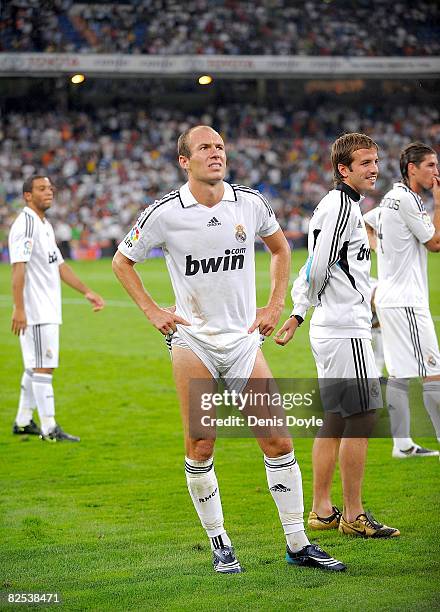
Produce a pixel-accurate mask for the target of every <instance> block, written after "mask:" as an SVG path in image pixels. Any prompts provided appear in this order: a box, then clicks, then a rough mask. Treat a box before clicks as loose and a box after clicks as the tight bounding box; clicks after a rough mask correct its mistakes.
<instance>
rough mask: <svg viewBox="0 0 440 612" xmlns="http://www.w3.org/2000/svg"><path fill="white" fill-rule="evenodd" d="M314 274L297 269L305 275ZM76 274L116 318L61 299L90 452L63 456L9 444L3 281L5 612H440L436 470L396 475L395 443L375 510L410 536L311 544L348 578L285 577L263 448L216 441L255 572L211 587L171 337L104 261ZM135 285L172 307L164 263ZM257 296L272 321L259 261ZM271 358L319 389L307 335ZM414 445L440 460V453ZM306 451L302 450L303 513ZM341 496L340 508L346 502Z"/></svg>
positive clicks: (372, 468) (243, 550) (378, 447)
mask: <svg viewBox="0 0 440 612" xmlns="http://www.w3.org/2000/svg"><path fill="white" fill-rule="evenodd" d="M304 258H305V254H304V252H295V253H294V256H293V261H294V270H295V271H296V270H298V268H299V267H300V265H301V264H302V262H303V261H304ZM437 259H438V256H437V257H436V256H435V255H430V283H431V285H430V286H431V308H432V312H433V314H434V315H440V269H439V266H438V261H437ZM72 266H73V267H74V269H75V270H76V271H77V272H78V273H79V275H80V276H81V278H83V279H84V280H85V282H87V283H88V284H89V285H90V286H91V287H92V288H93V289H95V290H96V291H99V292H100V293H102V295H103V296H104V297H105V298H106V299H107V301H108V306H107V308H106V309H105V310H104V311H103V312H101V313H97V314H94V313H92V311H91V309H90V308H89V305H88V304H87V303H86V302H85V301H84V300H82V298H81V296H79V295H78V294H76V293H75V292H74V291H72V290H70V289H69V288H64V289H63V295H64V298H65V299H64V325H63V327H62V332H61V362H60V368H59V370H58V371H57V372H56V374H55V377H54V388H55V395H56V409H57V419H58V420H59V422H60V423H61V425H62V426H63V428H65V429H66V431H69V432H72V433H74V434H78V435H80V436H81V438H82V440H81V443H80V444H68V443H65V444H53V445H52V444H44V443H42V442H41V441H40V440H38V439H36V438H34V437H32V438H29V439H26V438H19V437H18V436H15V437H14V436H12V435H11V433H10V432H11V426H12V422H13V420H14V416H15V412H16V405H17V399H18V389H19V382H20V376H21V371H22V365H21V355H20V351H19V345H18V341H17V339H16V338H15V337H14V336H13V335H12V334H11V333H10V331H9V328H10V312H11V302H10V298H9V268H8V267H7V266H5V265H1V266H0V282H1V284H0V286H1V291H0V293H1V296H0V325H1V330H2V334H1V337H0V343H1V353H0V354H1V357H0V360H1V381H0V384H1V398H2V401H1V405H0V411H1V420H0V422H1V428H0V466H1V472H0V473H1V476H0V478H1V491H2V492H1V496H0V594H1V595H0V609H10V608H13V607H18V604H14V605H12V604H8V603H7V593H37V592H39V593H53V592H58V593H60V596H61V600H62V603H61V606H60V607H62V608H63V609H66V610H149V609H156V610H162V609H167V610H194V609H204V610H222V611H223V610H233V609H238V610H248V609H249V610H251V609H252V610H280V611H281V610H297V609H301V610H302V609H304V610H307V609H308V610H326V611H327V610H347V611H348V610H362V611H367V610H399V612H401V611H402V610H409V609H411V610H433V609H435V608H438V606H439V589H438V578H439V575H438V570H439V567H438V558H439V548H440V547H439V534H438V523H439V514H438V506H439V495H438V469H439V462H438V460H437V458H427V459H420V460H417V459H415V460H406V461H397V460H392V459H391V443H390V441H389V440H381V439H376V440H372V441H371V442H370V451H369V459H368V466H367V470H366V478H365V486H364V495H365V504H366V507H367V508H371V509H372V511H373V512H374V513H375V514H377V516H378V518H379V519H380V520H383V521H384V522H386V523H387V524H389V525H393V526H396V527H399V529H400V530H401V532H402V536H401V537H400V538H397V539H393V540H384V541H368V540H362V539H351V538H348V537H343V536H339V535H338V534H337V533H335V532H329V533H322V534H319V533H318V534H317V535H315V534H314V533H313V532H312V533H311V534H310V535H311V536H312V541H314V542H317V543H319V544H320V545H322V546H323V547H324V548H325V549H326V550H328V552H330V554H332V555H334V556H335V557H337V558H340V559H341V560H343V561H344V562H346V563H347V565H348V568H349V569H348V571H347V572H346V573H345V574H341V575H334V574H331V573H325V572H322V571H318V570H312V569H306V568H294V567H289V566H287V564H286V563H285V561H284V560H283V559H284V546H285V545H284V536H283V534H282V530H281V526H280V525H279V520H278V516H277V512H276V508H275V506H274V504H273V502H272V499H271V496H270V494H269V492H268V491H267V484H266V477H265V471H264V466H263V462H262V457H261V452H260V451H259V449H258V447H257V444H256V443H255V441H253V440H251V439H220V440H219V441H218V443H217V450H216V471H217V474H218V477H219V481H220V484H221V491H222V500H223V509H224V514H225V519H226V527H227V529H228V532H229V534H230V535H231V537H232V538H233V542H234V545H235V547H236V550H237V553H238V555H239V558H240V561H241V562H242V564H243V566H244V567H245V569H246V571H245V573H243V574H241V575H235V576H234V575H232V576H219V575H214V573H213V572H212V570H211V567H210V563H211V554H210V550H209V544H208V542H207V538H206V536H205V534H204V532H203V530H202V528H201V527H200V525H199V522H198V519H197V516H196V514H195V511H194V509H193V507H192V504H191V500H190V498H189V496H188V493H187V490H186V484H185V477H184V472H183V444H182V434H181V424H180V416H179V410H178V406H177V401H176V395H175V391H174V386H173V381H172V375H171V366H170V361H169V357H168V354H167V350H166V348H165V344H164V342H163V340H162V337H161V336H160V335H159V333H158V332H156V331H155V330H154V329H153V328H152V327H151V326H150V325H149V324H148V322H147V321H146V320H144V319H143V317H142V314H141V313H140V311H138V310H137V309H136V307H135V306H134V305H132V304H131V302H130V301H129V298H128V296H126V294H125V293H124V292H123V290H122V288H121V287H120V286H119V284H118V283H117V281H116V279H115V278H114V277H113V275H112V272H111V268H110V262H109V261H98V262H85V263H79V262H73V264H72ZM139 269H140V270H141V271H142V276H143V278H144V282H145V285H146V286H147V287H148V289H149V290H150V291H151V293H152V294H153V296H154V297H155V298H156V299H157V300H158V301H159V302H160V303H161V304H164V305H165V304H171V303H172V301H173V300H172V291H171V286H170V284H169V282H168V276H167V273H166V269H165V265H164V261H163V260H152V261H149V262H147V263H146V264H144V265H142V266H139ZM257 284H258V302H259V304H260V305H262V304H263V303H264V300H265V298H266V296H267V293H268V288H269V273H268V256H267V255H265V254H259V255H258V257H257ZM288 310H290V305H289V307H288V308H287V309H286V312H285V314H286V315H287V314H288ZM264 352H265V355H266V357H267V359H268V362H269V364H270V366H271V368H272V371H273V373H274V375H275V376H277V377H293V376H296V377H300V376H303V377H305V376H313V375H314V372H315V370H314V364H313V359H312V355H311V352H310V349H309V344H308V337H307V324H305V325H304V326H303V327H302V328H301V329H300V330H298V334H297V337H296V338H295V340H294V341H293V342H292V343H291V344H290V345H289V346H288V347H287V348H284V349H282V348H281V347H277V346H276V345H275V343H274V342H273V341H272V340H270V341H266V343H265V346H264ZM419 441H423V442H425V443H426V444H428V443H429V444H431V445H433V446H435V445H436V443H435V441H434V440H433V439H432V438H431V439H430V440H429V439H428V440H420V439H419ZM311 444H312V441H311V440H308V439H298V440H297V441H296V442H295V450H296V455H297V457H298V459H299V462H300V465H301V469H302V474H303V480H304V496H305V508H306V512H307V511H308V510H309V508H310V504H311V459H310V450H311ZM335 491H336V493H335V497H334V502H335V503H337V504H341V494H340V488H339V487H338V486H336V488H335ZM20 607H21V606H20ZM27 607H29V604H28V605H27ZM39 607H40V608H41V607H43V608H44V607H45V606H41V605H40V606H39Z"/></svg>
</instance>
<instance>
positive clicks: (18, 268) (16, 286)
mask: <svg viewBox="0 0 440 612" xmlns="http://www.w3.org/2000/svg"><path fill="white" fill-rule="evenodd" d="M25 274H26V263H25V262H24V261H19V262H17V263H14V264H12V300H13V303H14V307H13V310H12V321H11V331H12V333H13V334H15V335H16V336H19V335H20V334H24V332H25V329H26V325H27V321H26V311H25V309H24V297H23V292H24V283H25Z"/></svg>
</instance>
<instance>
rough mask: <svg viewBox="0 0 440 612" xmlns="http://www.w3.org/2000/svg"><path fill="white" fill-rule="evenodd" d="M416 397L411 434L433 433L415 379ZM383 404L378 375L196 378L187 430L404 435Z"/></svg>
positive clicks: (213, 434)
mask: <svg viewBox="0 0 440 612" xmlns="http://www.w3.org/2000/svg"><path fill="white" fill-rule="evenodd" d="M381 383H382V384H381ZM412 397H414V399H415V401H414V403H413V405H411V411H412V417H413V418H412V424H411V427H412V434H413V435H416V436H420V437H429V436H433V435H434V431H433V428H432V424H431V423H430V421H429V418H428V417H427V415H426V412H425V410H424V406H423V396H422V388H421V386H420V384H418V388H417V383H415V384H414V394H413V396H412ZM385 406H386V402H385V381H380V380H379V379H362V380H358V379H349V378H344V379H336V378H331V379H330V378H326V379H316V378H303V379H299V378H295V379H294V378H290V379H287V378H277V379H263V378H258V379H249V380H244V379H237V378H234V379H228V378H221V379H219V380H217V381H216V382H214V381H212V379H193V380H191V382H190V386H189V434H190V436H191V437H192V438H196V439H214V438H218V437H226V438H231V437H232V438H248V437H256V438H269V437H270V438H272V437H275V438H276V437H290V436H293V437H294V438H298V437H299V438H314V437H316V436H319V437H330V438H344V437H347V438H350V437H355V438H358V437H361V438H363V437H366V438H391V437H392V436H393V434H394V435H395V437H403V434H402V431H403V429H404V427H405V424H404V423H403V422H399V421H398V420H396V419H395V421H396V422H394V423H393V427H394V428H396V429H395V431H392V430H391V424H390V420H389V415H388V410H387V409H386V407H385ZM396 408H397V407H396ZM402 414H403V415H404V414H405V412H404V410H402ZM350 417H354V418H350ZM401 428H402V429H401Z"/></svg>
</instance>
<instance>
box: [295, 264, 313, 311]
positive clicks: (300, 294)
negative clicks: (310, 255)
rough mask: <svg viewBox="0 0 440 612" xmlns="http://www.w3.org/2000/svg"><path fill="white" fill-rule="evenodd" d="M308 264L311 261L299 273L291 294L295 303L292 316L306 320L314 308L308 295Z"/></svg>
mask: <svg viewBox="0 0 440 612" xmlns="http://www.w3.org/2000/svg"><path fill="white" fill-rule="evenodd" d="M308 263H309V259H308V260H307V261H306V263H305V265H304V266H303V267H302V268H301V270H300V271H299V274H298V278H297V279H296V280H295V282H294V283H293V286H292V292H291V296H292V302H293V310H292V314H294V315H299V316H300V317H302V318H303V319H305V318H306V314H307V311H308V309H309V308H310V307H311V306H312V304H311V302H310V300H309V298H308V294H309V284H308V282H307V266H308Z"/></svg>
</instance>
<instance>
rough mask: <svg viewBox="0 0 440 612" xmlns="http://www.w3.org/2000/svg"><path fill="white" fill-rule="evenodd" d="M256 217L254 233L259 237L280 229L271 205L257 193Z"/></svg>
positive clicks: (264, 236) (269, 234)
mask: <svg viewBox="0 0 440 612" xmlns="http://www.w3.org/2000/svg"><path fill="white" fill-rule="evenodd" d="M257 200H258V203H257V219H256V221H257V222H256V229H255V233H256V234H258V236H260V237H261V238H266V236H271V235H272V234H275V232H276V231H278V230H279V229H280V225H279V223H278V221H277V219H276V217H275V213H274V211H273V209H272V206H271V205H270V204H269V202H268V201H267V200H266V198H265V197H264V196H263V195H262V194H261V193H259V194H258V196H257Z"/></svg>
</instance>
